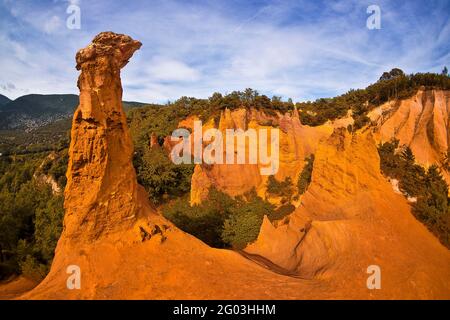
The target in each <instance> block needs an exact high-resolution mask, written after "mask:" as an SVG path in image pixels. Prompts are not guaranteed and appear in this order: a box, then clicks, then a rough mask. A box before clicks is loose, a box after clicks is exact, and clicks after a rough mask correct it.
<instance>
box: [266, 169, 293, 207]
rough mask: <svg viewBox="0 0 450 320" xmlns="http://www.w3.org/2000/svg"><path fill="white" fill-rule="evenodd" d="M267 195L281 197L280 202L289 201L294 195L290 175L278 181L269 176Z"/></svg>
mask: <svg viewBox="0 0 450 320" xmlns="http://www.w3.org/2000/svg"><path fill="white" fill-rule="evenodd" d="M266 193H267V195H268V196H272V197H273V196H275V197H280V198H281V203H282V204H286V203H289V202H291V200H292V196H293V195H294V185H293V184H292V179H291V177H286V178H285V179H284V180H283V181H278V180H277V179H276V178H275V177H274V176H269V178H268V180H267V191H266Z"/></svg>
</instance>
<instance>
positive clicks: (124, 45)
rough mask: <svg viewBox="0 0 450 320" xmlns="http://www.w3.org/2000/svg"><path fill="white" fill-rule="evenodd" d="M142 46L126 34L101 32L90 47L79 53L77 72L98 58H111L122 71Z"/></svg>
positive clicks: (77, 56)
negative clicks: (85, 64)
mask: <svg viewBox="0 0 450 320" xmlns="http://www.w3.org/2000/svg"><path fill="white" fill-rule="evenodd" d="M141 46H142V43H140V42H139V41H136V40H133V39H132V38H131V37H130V36H127V35H125V34H117V33H114V32H101V33H99V34H98V35H97V36H96V37H95V38H94V40H92V43H91V44H90V45H88V46H87V47H86V48H84V49H81V50H80V51H78V53H77V55H76V61H77V70H80V69H81V67H82V65H83V64H84V63H90V62H95V60H97V59H98V58H101V57H106V56H109V57H111V59H113V62H114V64H115V65H116V66H117V67H118V68H119V69H121V68H123V67H124V66H125V65H126V64H127V63H128V60H129V59H130V58H131V56H132V55H133V53H134V52H135V51H136V50H138V49H139V48H140V47H141Z"/></svg>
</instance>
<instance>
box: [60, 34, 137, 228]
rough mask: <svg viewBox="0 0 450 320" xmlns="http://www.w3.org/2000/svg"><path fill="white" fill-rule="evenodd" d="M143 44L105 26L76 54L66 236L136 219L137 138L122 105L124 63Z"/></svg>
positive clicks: (126, 223) (126, 224)
mask: <svg viewBox="0 0 450 320" xmlns="http://www.w3.org/2000/svg"><path fill="white" fill-rule="evenodd" d="M140 47H141V43H140V42H138V41H135V40H133V39H131V38H130V37H129V36H126V35H120V34H115V33H112V32H104V33H100V34H99V35H98V36H96V37H95V38H94V40H93V41H92V43H91V44H90V45H89V46H87V47H86V48H84V49H81V50H80V51H78V53H77V55H76V61H77V69H78V70H81V74H80V77H79V79H78V87H79V89H80V105H79V107H78V109H77V110H76V112H75V115H74V118H73V125H72V133H71V138H72V140H71V145H70V150H69V156H70V159H69V166H68V171H67V181H68V182H67V187H66V190H65V210H66V216H65V221H64V226H65V230H64V233H65V236H67V237H76V236H81V235H82V236H83V237H98V236H100V235H101V234H102V233H105V232H110V231H113V230H118V229H120V228H122V227H123V228H129V227H130V226H131V225H132V224H133V223H134V222H135V220H136V214H137V208H136V204H137V182H136V174H135V170H134V168H133V166H132V161H131V160H132V155H133V144H132V141H131V137H130V134H129V132H128V129H127V127H126V126H127V122H126V117H125V113H124V111H123V109H122V85H121V79H120V69H121V68H123V67H124V66H125V65H126V64H127V62H128V60H129V59H130V58H131V56H132V55H133V53H134V52H135V51H136V50H138V49H139V48H140Z"/></svg>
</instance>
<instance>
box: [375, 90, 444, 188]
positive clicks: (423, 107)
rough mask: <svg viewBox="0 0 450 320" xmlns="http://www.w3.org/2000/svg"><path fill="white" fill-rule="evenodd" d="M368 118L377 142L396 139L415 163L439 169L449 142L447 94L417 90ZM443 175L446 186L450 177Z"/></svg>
mask: <svg viewBox="0 0 450 320" xmlns="http://www.w3.org/2000/svg"><path fill="white" fill-rule="evenodd" d="M369 117H370V118H371V120H372V121H374V122H376V123H377V127H378V135H377V138H378V140H380V141H384V142H386V141H389V140H391V139H392V138H396V139H398V140H399V142H400V145H407V146H409V147H410V148H411V150H412V151H413V153H414V155H415V157H416V161H417V162H418V163H420V164H422V165H424V166H426V167H427V166H429V165H431V164H437V165H439V166H441V165H442V160H443V159H444V157H445V156H446V155H447V150H448V146H449V142H450V125H449V117H450V91H444V90H425V89H421V90H419V91H418V92H417V93H416V94H415V95H414V96H412V97H411V98H408V99H403V100H400V101H390V102H388V103H385V104H384V105H382V106H380V107H378V108H376V109H374V110H372V111H371V112H370V114H369ZM441 169H444V168H441ZM443 173H444V177H445V178H446V180H447V183H449V182H450V175H449V174H448V172H446V171H445V170H443Z"/></svg>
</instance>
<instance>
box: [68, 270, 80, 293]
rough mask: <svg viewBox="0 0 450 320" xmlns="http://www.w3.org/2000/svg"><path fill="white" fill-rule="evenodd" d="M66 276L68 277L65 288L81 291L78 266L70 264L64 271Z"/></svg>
mask: <svg viewBox="0 0 450 320" xmlns="http://www.w3.org/2000/svg"><path fill="white" fill-rule="evenodd" d="M66 272H67V274H70V276H69V277H68V278H67V281H66V286H67V289H69V290H75V289H77V290H79V289H81V269H80V267H79V266H77V265H75V264H72V265H70V266H68V267H67V269H66Z"/></svg>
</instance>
